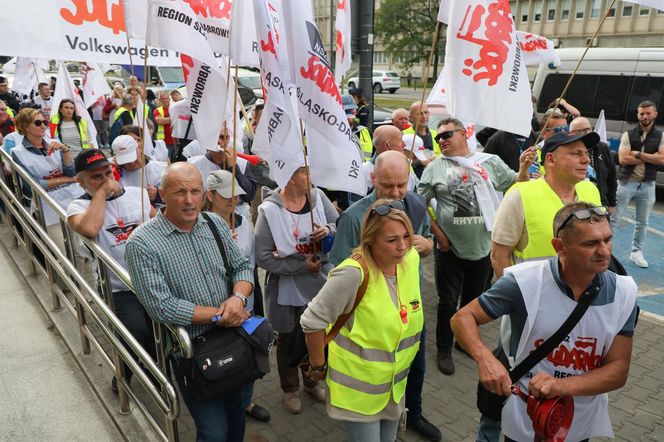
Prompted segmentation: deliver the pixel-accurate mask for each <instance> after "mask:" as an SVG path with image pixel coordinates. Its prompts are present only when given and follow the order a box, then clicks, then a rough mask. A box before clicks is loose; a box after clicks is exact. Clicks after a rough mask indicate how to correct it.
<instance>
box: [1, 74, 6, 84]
mask: <svg viewBox="0 0 664 442" xmlns="http://www.w3.org/2000/svg"><path fill="white" fill-rule="evenodd" d="M5 83H7V78H5V77H2V76H0V84H5Z"/></svg>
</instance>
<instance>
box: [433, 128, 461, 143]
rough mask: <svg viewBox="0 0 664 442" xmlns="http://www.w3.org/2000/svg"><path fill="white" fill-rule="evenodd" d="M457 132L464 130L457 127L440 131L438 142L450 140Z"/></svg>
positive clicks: (437, 137) (437, 136)
mask: <svg viewBox="0 0 664 442" xmlns="http://www.w3.org/2000/svg"><path fill="white" fill-rule="evenodd" d="M455 132H463V130H461V129H455V130H446V131H444V132H440V133H439V134H438V135H436V142H438V141H440V140H449V139H450V138H452V136H453V135H454V133H455Z"/></svg>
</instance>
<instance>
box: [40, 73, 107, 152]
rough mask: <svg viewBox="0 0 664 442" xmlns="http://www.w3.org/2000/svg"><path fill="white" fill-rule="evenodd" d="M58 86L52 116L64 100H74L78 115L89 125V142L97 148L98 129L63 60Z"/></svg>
mask: <svg viewBox="0 0 664 442" xmlns="http://www.w3.org/2000/svg"><path fill="white" fill-rule="evenodd" d="M56 86H57V87H56V88H55V95H54V96H53V107H52V111H51V116H52V115H54V114H55V113H57V112H58V109H59V108H60V102H61V101H62V99H63V98H69V99H70V100H72V101H73V102H74V104H75V105H76V113H77V114H78V116H79V117H81V118H84V119H85V121H86V122H87V123H88V132H89V134H90V138H89V139H88V142H89V143H90V146H91V147H95V148H96V147H97V129H95V124H94V121H92V117H91V116H90V113H89V112H88V109H87V107H86V106H85V104H84V103H83V99H82V98H81V96H80V95H79V94H78V92H76V86H74V81H73V80H72V79H71V77H70V76H69V72H68V71H67V67H66V66H65V62H64V61H62V60H61V61H60V63H59V64H58V77H57V83H56Z"/></svg>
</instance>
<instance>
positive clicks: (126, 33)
mask: <svg viewBox="0 0 664 442" xmlns="http://www.w3.org/2000/svg"><path fill="white" fill-rule="evenodd" d="M126 28H127V23H126V20H125V29H126ZM125 37H127V53H128V54H129V65H130V66H131V76H132V77H135V76H136V75H135V74H134V58H133V57H132V56H131V44H130V43H129V33H128V32H127V31H125ZM145 48H146V51H145V52H146V53H147V44H146V45H145Z"/></svg>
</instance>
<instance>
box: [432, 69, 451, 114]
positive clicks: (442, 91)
mask: <svg viewBox="0 0 664 442" xmlns="http://www.w3.org/2000/svg"><path fill="white" fill-rule="evenodd" d="M427 104H439V105H441V106H447V88H446V87H445V67H443V69H442V70H441V71H440V75H438V78H437V79H436V84H434V85H433V87H432V88H431V92H429V98H427Z"/></svg>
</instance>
